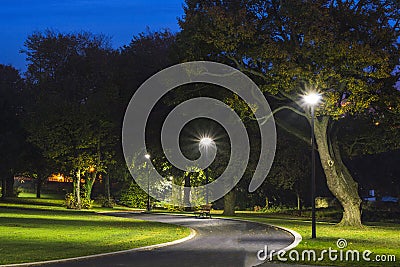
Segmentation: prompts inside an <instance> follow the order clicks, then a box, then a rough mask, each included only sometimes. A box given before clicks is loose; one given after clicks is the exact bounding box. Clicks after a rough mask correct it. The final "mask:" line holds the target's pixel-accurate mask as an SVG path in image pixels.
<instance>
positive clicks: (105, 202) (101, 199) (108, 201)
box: [96, 195, 115, 208]
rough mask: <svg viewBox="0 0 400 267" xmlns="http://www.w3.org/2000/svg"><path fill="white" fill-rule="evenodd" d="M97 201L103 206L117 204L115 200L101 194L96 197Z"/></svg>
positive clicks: (109, 206) (110, 206) (107, 206)
mask: <svg viewBox="0 0 400 267" xmlns="http://www.w3.org/2000/svg"><path fill="white" fill-rule="evenodd" d="M96 203H98V204H99V205H101V206H102V207H103V208H112V207H114V205H115V201H114V200H113V199H111V198H110V199H108V198H107V197H105V196H103V195H100V196H98V197H97V198H96Z"/></svg>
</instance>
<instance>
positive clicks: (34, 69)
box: [22, 30, 174, 208]
mask: <svg viewBox="0 0 400 267" xmlns="http://www.w3.org/2000/svg"><path fill="white" fill-rule="evenodd" d="M173 42H174V35H172V34H171V33H170V32H168V31H163V32H156V33H147V34H140V35H139V36H137V37H134V38H133V40H132V42H131V43H130V44H129V45H128V46H124V47H123V48H121V50H119V51H116V50H114V49H112V48H111V46H110V44H109V40H108V39H107V38H106V37H105V36H102V35H93V34H91V33H88V32H82V33H58V32H55V31H50V30H47V31H44V32H35V33H33V34H31V35H30V36H28V38H27V40H26V41H25V49H24V50H22V53H24V54H25V55H26V58H27V61H28V70H27V72H26V90H25V92H24V95H25V97H26V98H27V99H28V101H26V103H25V105H24V110H25V113H24V116H23V117H24V120H23V125H24V127H25V128H26V130H27V132H28V141H29V142H30V143H31V144H32V145H33V146H35V147H37V148H38V150H37V151H40V154H41V155H42V156H43V158H44V159H45V160H46V161H48V162H54V163H55V164H54V165H53V166H52V167H53V171H55V170H57V171H60V172H64V173H67V174H69V175H70V176H71V177H72V178H73V188H74V192H73V200H72V201H70V203H72V204H73V206H74V207H75V208H81V207H82V205H84V206H87V205H90V203H91V191H92V187H93V185H94V183H95V181H96V180H97V179H98V178H100V176H101V177H102V178H103V179H104V180H105V182H106V183H109V179H110V175H117V173H119V171H115V169H116V168H117V166H124V164H123V161H124V160H123V157H122V151H121V148H120V143H119V141H120V131H121V123H122V118H123V114H124V112H125V108H126V106H127V103H128V102H129V100H130V98H131V97H132V95H133V93H134V92H135V90H136V89H137V88H138V87H139V86H140V84H141V83H142V82H143V81H144V80H145V79H147V78H148V77H149V76H150V75H151V74H153V73H155V72H156V71H158V70H160V69H162V68H164V67H166V66H168V65H169V64H170V61H169V58H170V57H169V54H170V50H169V49H170V47H171V46H172V44H173ZM39 165H40V164H39ZM32 168H33V169H37V168H38V166H35V167H34V166H32ZM118 168H120V167H118ZM122 168H124V167H122ZM109 171H111V172H109ZM40 173H43V175H48V173H46V172H44V171H42V170H41V171H40ZM44 173H46V174H44ZM35 177H41V176H38V175H37V174H35ZM38 181H39V180H38ZM40 181H41V180H40ZM81 182H83V183H81ZM39 184H40V183H39ZM38 195H40V194H38ZM105 195H106V196H107V197H109V192H108V191H107V190H106V193H105ZM108 202H110V201H109V200H108Z"/></svg>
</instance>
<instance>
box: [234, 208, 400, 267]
mask: <svg viewBox="0 0 400 267" xmlns="http://www.w3.org/2000/svg"><path fill="white" fill-rule="evenodd" d="M234 218H237V219H244V220H250V221H256V222H262V223H267V224H272V225H276V226H282V227H285V228H289V229H292V230H294V231H296V232H298V233H299V234H300V235H301V236H302V237H303V240H302V241H301V242H300V244H299V245H298V246H297V247H296V248H295V250H296V251H298V252H299V261H291V260H290V258H289V257H288V256H289V254H288V253H287V254H286V255H285V258H287V259H288V261H287V262H286V263H291V264H299V263H301V264H307V265H325V266H364V267H366V266H400V250H399V248H400V227H399V225H398V224H389V223H367V225H365V227H363V228H361V229H360V228H354V227H339V226H337V225H335V224H334V223H328V222H318V223H317V238H316V239H311V221H309V220H305V219H296V218H287V217H285V218H279V217H273V216H270V217H264V216H257V215H255V214H249V215H247V214H243V213H242V214H240V213H239V214H238V215H237V216H235V217H234ZM338 239H345V240H346V242H347V246H346V247H345V248H343V249H339V248H338V247H337V241H338ZM266 245H268V244H266ZM329 248H331V249H332V250H338V252H337V255H338V258H337V260H335V261H331V260H330V258H329V255H328V253H327V252H326V253H325V254H324V257H323V260H321V261H318V260H316V261H314V260H312V257H311V260H308V254H307V253H305V254H304V255H305V260H302V256H301V255H302V253H303V251H305V250H313V251H315V253H316V258H317V259H318V258H319V257H320V255H321V253H322V251H323V250H329ZM340 250H342V251H343V253H344V254H343V256H342V259H343V260H340ZM348 250H357V251H359V252H360V254H359V255H360V260H359V261H357V260H356V258H357V257H356V256H354V259H355V260H352V259H353V256H352V255H351V254H352V253H350V252H349V253H348V252H347V251H348ZM366 250H369V251H371V254H370V255H369V256H368V258H369V259H370V261H366V260H364V259H363V257H362V253H363V252H364V251H366ZM346 253H348V256H347V258H348V260H346ZM292 255H293V257H294V258H295V257H296V254H295V253H294V252H293V254H292ZM332 255H334V254H332ZM392 255H393V256H394V257H395V258H393V256H392ZM332 257H333V256H332ZM384 258H385V259H386V261H385V262H383V261H382V259H384ZM389 258H390V259H389ZM274 259H275V261H276V262H280V261H278V260H277V258H274ZM378 260H379V261H378ZM389 260H390V261H389ZM393 260H395V261H393ZM280 263H283V262H280Z"/></svg>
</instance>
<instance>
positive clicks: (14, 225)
mask: <svg viewBox="0 0 400 267" xmlns="http://www.w3.org/2000/svg"><path fill="white" fill-rule="evenodd" d="M60 201H61V200H50V199H41V200H35V199H22V198H18V199H14V200H13V202H17V203H9V202H7V203H0V255H1V257H0V264H10V263H21V262H32V261H42V260H50V259H59V258H68V257H76V256H83V255H91V254H97V253H104V252H111V251H118V250H125V249H131V248H137V247H142V246H147V245H153V244H158V243H164V242H168V241H172V240H176V239H180V238H183V237H186V236H188V235H189V234H190V230H189V229H187V228H184V227H180V226H175V225H170V224H162V223H155V222H145V221H141V220H132V219H125V218H117V217H112V216H106V215H100V214H97V213H95V212H94V211H93V210H91V211H87V210H85V211H76V210H67V209H65V208H64V207H61V206H60ZM61 202H62V201H61ZM94 210H95V211H96V210H97V211H98V210H106V209H94Z"/></svg>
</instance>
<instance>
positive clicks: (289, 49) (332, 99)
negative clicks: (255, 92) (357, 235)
mask: <svg viewBox="0 0 400 267" xmlns="http://www.w3.org/2000/svg"><path fill="white" fill-rule="evenodd" d="M399 21H400V17H399V5H398V3H397V1H394V0H392V1H390V0H387V1H384V0H382V1H361V0H359V1H357V0H356V1H354V0H352V1H350V0H338V1H334V0H317V1H306V0H304V1H280V0H279V1H278V0H268V1H259V0H254V1H208V0H204V1H192V0H187V1H186V7H185V15H184V17H183V18H182V19H181V20H180V21H179V24H180V26H181V28H182V32H181V33H180V35H179V36H178V40H179V41H180V43H181V44H182V47H184V48H185V50H184V51H187V54H186V58H187V59H211V60H217V61H222V62H225V63H228V64H231V65H233V66H235V67H236V68H238V69H239V70H241V71H243V72H245V73H248V74H249V75H251V76H252V77H254V80H255V81H256V82H258V84H259V85H260V87H261V88H262V90H263V91H264V92H265V93H266V94H267V95H268V97H269V98H273V99H275V101H276V103H277V104H280V106H279V107H278V108H277V109H276V110H275V112H274V113H276V112H278V111H280V110H283V109H289V110H292V111H294V112H295V113H296V114H298V115H300V116H303V117H305V118H306V119H307V120H308V121H310V112H309V110H307V109H304V106H303V105H302V103H301V101H300V97H299V95H300V94H303V93H304V91H306V90H315V91H318V92H319V93H321V94H322V95H323V98H324V101H323V103H322V105H321V106H320V107H319V108H318V109H317V110H316V116H317V119H316V125H315V137H316V143H317V146H318V153H319V156H320V160H321V165H322V168H323V170H324V173H325V176H326V180H327V184H328V187H329V189H330V191H331V192H332V193H333V195H334V196H335V197H336V198H337V199H338V200H339V202H340V203H341V205H342V207H343V209H344V212H343V217H342V220H341V222H340V225H352V226H361V211H360V204H361V199H360V197H359V195H358V185H357V182H356V181H355V180H354V179H353V177H352V176H351V174H350V172H349V171H348V169H347V167H346V166H345V164H344V163H343V161H342V157H341V151H340V149H339V142H340V140H338V136H337V134H336V131H337V130H336V129H339V128H340V127H341V119H342V118H344V117H350V116H356V115H357V114H371V113H373V112H374V111H375V110H381V109H385V106H386V108H388V105H387V102H385V101H383V100H384V99H391V98H397V99H398V92H397V91H396V89H395V88H394V87H393V86H394V84H395V82H396V81H397V80H398V78H399V73H398V72H394V70H395V68H396V65H398V64H399V41H398V40H399V39H398V38H399ZM397 114H398V113H397ZM278 120H279V118H278ZM278 124H280V125H281V126H282V127H283V128H284V129H286V130H288V131H290V132H292V133H293V134H294V135H296V136H297V137H299V138H301V139H302V140H304V141H306V142H308V140H309V138H308V137H306V136H304V134H303V133H301V132H299V130H298V129H296V128H295V127H292V126H291V125H288V124H287V123H285V121H283V120H280V121H278Z"/></svg>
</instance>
